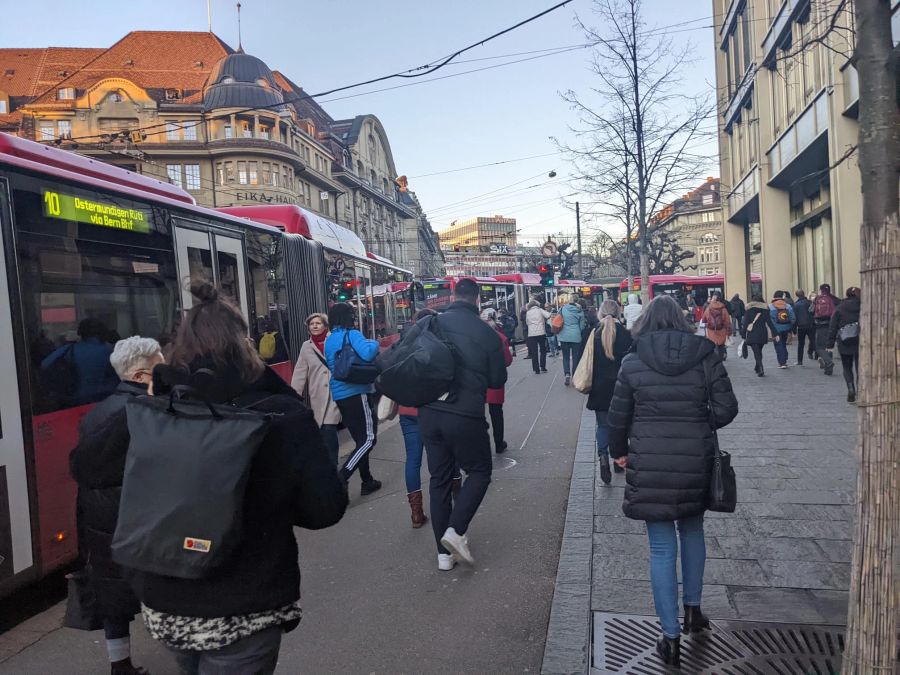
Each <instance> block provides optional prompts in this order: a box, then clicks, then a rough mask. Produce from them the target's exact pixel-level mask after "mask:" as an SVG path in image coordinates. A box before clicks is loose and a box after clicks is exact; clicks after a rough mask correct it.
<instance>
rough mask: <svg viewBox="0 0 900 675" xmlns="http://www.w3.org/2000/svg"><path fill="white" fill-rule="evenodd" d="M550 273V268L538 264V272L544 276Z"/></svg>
mask: <svg viewBox="0 0 900 675" xmlns="http://www.w3.org/2000/svg"><path fill="white" fill-rule="evenodd" d="M549 271H550V267H549V266H548V265H544V264H540V265H538V272H540V273H541V274H546V273H547V272H549Z"/></svg>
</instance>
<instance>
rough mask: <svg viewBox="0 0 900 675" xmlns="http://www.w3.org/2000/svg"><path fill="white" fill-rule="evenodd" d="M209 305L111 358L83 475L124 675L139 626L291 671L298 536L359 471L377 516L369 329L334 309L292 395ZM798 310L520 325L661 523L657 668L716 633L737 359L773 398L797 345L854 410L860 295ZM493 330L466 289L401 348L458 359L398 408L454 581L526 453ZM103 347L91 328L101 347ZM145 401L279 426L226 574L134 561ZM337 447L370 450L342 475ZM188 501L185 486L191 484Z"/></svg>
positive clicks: (220, 307)
mask: <svg viewBox="0 0 900 675" xmlns="http://www.w3.org/2000/svg"><path fill="white" fill-rule="evenodd" d="M191 292H192V293H193V295H194V297H195V304H194V306H193V308H192V309H191V310H190V311H189V312H188V313H187V315H186V316H185V319H184V321H182V322H181V324H180V327H179V329H178V333H177V335H176V336H175V338H174V340H173V341H172V342H171V344H169V345H167V346H166V347H165V348H163V347H161V346H160V344H159V343H158V342H156V341H155V340H152V339H149V338H142V337H132V338H128V339H126V340H119V341H118V342H116V343H115V346H114V347H112V346H110V349H106V347H104V349H103V353H104V354H106V358H107V359H108V361H109V366H110V368H111V370H112V371H113V372H115V374H116V375H117V376H118V379H119V380H120V381H119V384H118V386H117V387H116V390H115V393H114V394H113V395H112V396H109V397H108V398H107V399H105V400H103V401H102V402H100V403H99V404H98V405H96V406H95V407H94V408H93V410H92V411H91V412H90V413H89V414H88V415H87V416H86V417H85V418H84V420H83V422H82V424H81V427H80V435H79V442H78V444H77V446H76V447H75V449H74V450H73V451H72V454H71V458H70V466H71V472H72V475H73V477H74V478H75V479H76V482H77V483H78V487H79V494H78V502H77V507H78V513H77V516H78V533H79V542H80V557H81V559H82V563H83V565H84V568H85V571H86V573H87V577H88V580H89V586H90V588H91V590H92V592H93V594H94V596H95V598H96V607H97V610H96V611H97V617H96V618H97V619H98V620H99V622H100V625H101V626H102V628H103V629H104V631H105V637H106V645H107V652H108V656H109V661H110V664H111V665H110V668H111V672H112V673H113V675H134V674H141V673H146V671H145V670H144V669H142V668H140V667H139V666H136V665H135V664H133V663H132V661H131V652H130V639H129V635H130V630H129V624H130V622H131V621H132V620H133V618H134V617H135V616H136V615H137V614H138V613H140V614H141V615H142V618H143V620H144V623H145V624H146V626H147V628H148V631H149V633H150V635H151V636H152V637H153V638H155V639H156V640H159V641H160V642H162V643H163V644H164V645H166V646H167V647H168V648H169V649H170V650H171V651H172V652H173V654H174V655H175V657H176V660H177V661H178V663H179V666H180V667H181V669H182V671H183V672H185V673H205V672H261V673H270V672H273V671H274V668H275V664H276V663H277V658H278V652H279V648H280V643H281V636H282V635H283V633H284V632H285V631H288V630H291V629H293V628H294V627H296V625H297V623H298V622H299V619H300V616H301V609H300V604H299V597H300V595H299V584H300V571H299V565H298V551H297V542H296V539H295V537H294V534H293V528H294V527H296V526H299V527H306V528H311V529H317V528H323V527H328V526H330V525H333V524H335V523H336V522H338V521H339V520H340V519H341V517H342V516H343V514H344V511H345V509H346V507H347V504H348V501H349V496H348V483H349V481H350V479H351V477H352V475H353V473H355V472H356V471H357V470H358V471H359V475H360V480H361V489H360V494H361V495H368V494H372V493H374V492H376V491H378V490H379V489H380V488H381V487H382V484H381V482H380V481H378V480H377V479H376V478H375V477H374V476H373V474H372V471H371V467H370V463H369V454H370V452H371V451H372V449H373V448H374V446H375V444H376V442H377V432H378V413H377V412H376V410H377V409H378V401H377V395H376V393H375V385H374V382H375V377H376V375H371V372H372V370H373V368H374V366H375V361H376V358H377V357H378V354H379V343H378V342H377V341H375V340H369V339H367V338H365V336H364V335H363V334H362V333H361V332H360V331H359V330H357V328H356V311H355V309H354V308H353V307H352V306H351V305H349V304H346V303H336V304H334V305H332V307H331V308H330V310H329V312H328V314H327V315H325V314H321V313H316V314H313V315H311V316H309V317H308V318H307V320H306V327H307V330H308V334H309V339H308V340H306V341H305V342H304V343H303V344H302V346H301V348H300V351H299V355H298V358H297V362H296V364H295V366H294V369H293V375H292V378H291V383H290V385H288V384H286V383H285V382H284V381H283V380H282V379H281V378H280V377H279V376H278V375H276V374H275V372H274V371H273V370H271V369H270V368H269V367H268V366H267V365H266V364H265V362H264V361H263V360H262V359H261V358H260V356H259V352H258V350H257V349H256V348H255V346H254V344H253V343H252V341H251V340H250V339H249V338H248V337H247V336H248V326H247V324H246V321H245V320H244V318H243V316H242V315H241V313H240V311H239V310H238V309H237V308H236V307H235V306H234V305H233V304H232V303H231V301H230V300H229V299H227V298H225V297H222V296H220V295H219V294H218V292H217V290H216V289H215V288H214V287H213V286H212V285H210V284H209V283H206V282H195V283H194V284H193V285H192V286H191ZM795 295H796V300H793V299H792V298H791V297H790V294H789V293H787V292H784V291H780V290H779V291H776V292H775V293H773V296H772V300H771V301H770V302H765V301H764V299H763V297H762V296H761V295H759V294H758V293H754V294H753V295H752V297H751V298H750V300H749V302H746V303H745V302H744V301H743V300H742V299H741V298H740V296H739V295H737V294H736V295H734V296H733V297H732V298H731V300H730V301H726V300H725V299H724V295H723V294H722V293H720V292H714V293H713V294H712V295H711V297H710V298H709V299H708V301H707V302H705V303H704V304H703V305H702V306H700V305H698V304H697V303H696V302H694V299H693V296H691V295H687V296H685V295H680V296H677V297H673V296H669V295H660V296H659V297H656V298H655V299H653V300H652V302H650V303H648V304H646V305H644V304H642V303H641V301H640V299H639V298H638V296H637V295H636V294H631V295H629V297H628V299H627V302H626V304H625V306H624V308H623V307H622V306H620V305H619V304H618V302H616V301H615V300H613V299H607V300H605V301H604V302H602V304H601V305H600V307H599V311H596V310H595V308H594V307H593V306H591V305H589V304H587V303H586V302H585V301H583V300H581V299H580V298H578V297H577V296H575V295H571V296H562V297H560V298H559V299H558V304H556V305H542V304H541V303H540V302H539V301H538V300H536V299H535V300H532V301H531V302H529V303H528V305H527V307H526V308H525V311H524V314H523V316H522V320H523V324H524V325H523V328H524V333H525V337H526V343H527V345H528V352H529V358H530V361H531V365H532V368H533V371H534V373H536V374H542V373H546V372H547V357H548V352H549V354H550V355H551V356H555V355H556V353H557V350H558V351H559V352H561V353H562V370H563V375H564V378H565V379H564V384H565V386H569V385H570V384H571V383H572V382H573V381H574V383H575V386H576V387H578V388H579V390H581V391H583V392H585V393H587V394H588V396H587V403H586V405H587V408H588V409H589V410H592V411H593V412H594V415H595V420H596V432H595V433H596V448H597V457H598V470H599V476H600V479H601V481H602V482H603V483H604V484H607V485H608V484H610V483H611V482H612V474H613V472H615V473H624V476H625V482H626V485H627V489H626V491H625V500H624V504H623V510H624V512H625V515H626V516H627V517H629V518H633V519H637V520H641V521H644V522H645V524H646V529H647V532H648V545H649V552H650V576H651V586H652V591H653V596H654V601H655V604H656V611H657V614H658V617H659V620H660V624H661V627H662V636H661V637H660V640H659V642H658V645H657V651H658V653H659V655H660V657H661V658H662V659H663V660H664V661H665V662H666V663H667V664H670V665H678V663H679V660H680V642H679V636H680V634H681V633H682V632H685V633H690V632H695V631H699V630H704V629H708V628H709V621H708V620H707V618H706V617H705V616H704V614H703V613H702V611H701V609H700V607H701V599H702V589H703V573H704V565H705V559H706V551H705V543H704V530H703V517H704V512H705V511H706V510H707V507H708V490H709V485H710V481H711V471H712V466H713V464H712V457H713V454H714V452H715V447H716V446H715V432H716V429H717V428H719V427H722V426H725V425H727V424H728V423H730V422H731V421H732V420H733V419H734V417H735V416H736V415H737V411H738V409H737V401H736V399H735V397H734V394H733V392H732V388H731V383H730V380H729V377H728V374H727V372H726V370H725V367H724V361H725V359H726V357H727V347H728V346H729V345H733V344H735V338H736V337H737V336H738V335H739V336H740V338H741V340H742V343H741V346H740V348H739V352H742V356H744V358H747V357H748V355H749V352H752V354H753V356H754V370H755V372H756V373H757V375H758V376H760V377H763V376H764V375H765V372H764V368H763V348H764V347H765V345H766V344H768V343H769V342H772V343H773V344H774V348H775V351H776V355H777V361H778V364H779V368H782V369H785V368H787V367H788V365H789V364H788V348H787V347H788V344H789V342H791V341H792V340H793V339H796V341H797V364H798V365H802V364H803V358H804V356H807V358H810V359H811V358H816V359H817V360H818V362H819V363H820V366H821V368H822V369H823V370H824V372H825V374H826V375H830V374H831V372H832V369H833V359H832V358H831V350H833V349H834V348H835V346H836V347H837V350H838V353H839V354H840V357H841V364H842V367H843V373H844V377H845V380H846V382H847V390H848V401H851V402H852V401H854V400H855V398H856V396H857V384H856V383H857V377H858V362H859V346H858V345H859V315H860V302H861V294H860V289H858V288H855V287H852V288H849V289H847V292H846V298H845V299H844V300H842V301H837V299H835V298H834V297H833V296H832V295H831V290H830V287H828V285H827V284H823V285H822V286H821V287H820V288H819V292H818V293H817V294H816V295H815V296H813V297H811V298H808V297H807V295H806V293H805V292H804V291H803V290H798V291H796V293H795ZM479 310H480V308H479V288H478V286H477V284H476V283H475V282H473V281H471V280H468V279H462V280H460V281H459V282H457V284H456V287H455V290H454V300H453V302H452V303H451V304H450V305H449V306H448V307H447V308H446V310H445V311H443V312H442V313H440V314H438V313H436V312H434V311H433V310H430V309H425V310H421V311H420V312H418V313H417V314H416V315H415V317H414V318H413V320H412V321H411V323H410V325H409V326H407V327H405V328H404V330H403V332H402V333H401V336H400V343H401V344H407V343H412V344H415V343H416V342H417V341H418V340H419V339H420V337H421V335H422V332H423V331H425V330H433V331H434V334H435V335H437V336H439V339H440V342H441V343H442V344H443V345H445V348H447V349H449V350H450V352H451V353H452V355H453V363H454V367H453V371H452V377H451V378H450V380H449V381H448V382H447V385H446V390H443V389H442V390H441V391H443V392H444V393H443V394H441V395H439V396H435V397H433V400H428V401H427V402H425V403H423V404H421V405H419V404H418V403H417V404H416V405H415V406H411V405H399V406H394V409H395V410H396V413H397V414H399V425H400V428H401V431H402V435H403V440H404V446H405V450H406V462H405V483H406V492H407V498H408V502H409V507H410V518H411V524H412V527H413V528H421V527H422V526H424V525H425V524H427V523H428V522H431V525H432V531H433V534H434V539H435V547H436V549H437V551H436V553H437V567H438V569H439V570H442V571H446V570H450V569H453V567H454V566H455V565H456V564H457V563H459V562H464V563H467V564H470V565H471V564H474V555H473V552H472V548H473V547H472V545H471V544H470V542H469V538H468V532H469V526H470V524H471V522H472V521H473V519H474V518H475V516H476V514H477V511H478V509H479V506H480V504H481V502H482V500H483V499H484V497H485V495H486V493H487V491H488V488H489V485H490V482H491V477H492V465H493V459H492V456H493V454H495V453H496V454H501V453H503V452H504V451H505V450H506V449H507V447H508V444H507V442H506V439H505V437H504V432H505V424H504V411H503V405H504V402H505V383H506V379H507V368H508V367H509V366H510V365H511V363H512V361H513V357H514V355H515V349H514V346H513V344H512V343H513V341H514V339H515V335H516V329H517V327H518V321H517V320H516V318H515V316H514V315H513V314H511V313H508V312H506V311H503V310H499V311H498V310H495V309H493V308H487V309H484V310H483V311H479ZM698 323H699V327H700V330H698V329H697V328H698V326H697V324H698ZM90 330H91V327H90V326H86V327H85V332H86V333H89V332H90ZM85 343H86V344H87V345H88V346H87V347H85V348H82V350H81V351H83V352H85V353H86V354H89V355H90V358H92V359H95V360H96V358H99V357H95V354H94V353H95V352H96V353H97V354H100V350H99V349H97V348H96V347H95V346H94V345H93V343H92V342H91V338H90V337H88V338H87V339H86V340H85ZM85 350H88V351H85ZM69 351H70V352H71V351H73V350H69ZM68 353H69V352H66V351H65V350H64V349H63V350H57V352H54V353H51V354H49V355H47V356H46V357H45V360H46V361H47V362H48V366H49V365H52V363H53V362H54V361H55V360H56V359H60V358H67V355H68ZM583 355H584V356H583ZM77 356H78V357H79V358H81V356H82V355H81V353H80V352H79V353H77ZM98 370H100V371H101V372H102V369H98ZM375 372H376V374H377V368H376V369H375ZM148 397H151V398H150V399H148ZM145 399H147V400H152V399H163V400H168V401H169V411H170V412H171V413H173V414H174V413H175V412H176V409H175V408H173V407H172V406H173V405H174V401H176V400H181V399H184V400H187V401H196V402H198V403H202V405H203V406H206V407H208V409H209V410H210V411H211V412H212V418H209V419H210V420H211V421H210V422H209V423H210V424H215V420H218V419H221V418H222V415H221V414H220V413H217V412H216V411H217V408H216V406H223V405H226V406H229V407H230V409H237V410H244V411H246V414H247V415H251V416H253V415H255V416H258V417H259V419H260V420H263V421H261V422H260V424H261V426H260V429H261V431H260V432H259V433H260V434H261V436H260V440H259V442H260V444H261V445H260V449H259V450H258V451H257V452H256V453H255V454H254V455H253V456H252V458H251V459H250V460H249V464H248V467H247V473H246V475H245V478H243V479H240V480H239V481H237V482H236V483H235V485H236V487H235V488H234V489H235V490H237V489H240V490H241V491H242V492H241V495H242V496H241V498H240V499H237V501H236V502H235V503H237V504H240V506H239V507H237V508H239V509H240V511H241V512H240V513H239V514H236V515H235V520H236V521H237V522H238V523H239V525H238V526H237V527H239V528H240V533H241V534H240V536H239V537H237V538H235V539H234V540H233V541H231V542H229V543H228V545H227V546H226V548H227V549H228V555H227V556H224V559H223V560H222V561H221V562H217V563H216V566H215V570H214V573H212V574H193V575H182V576H179V575H178V574H172V573H168V572H167V571H166V570H165V569H156V568H153V567H152V566H151V567H149V568H146V569H145V568H138V569H131V568H128V567H122V566H121V565H120V564H119V563H117V561H116V556H115V551H116V549H117V546H118V544H117V543H116V542H117V541H118V540H119V539H120V535H121V534H122V533H121V532H119V531H118V529H119V528H118V523H117V519H118V517H119V512H120V502H121V501H122V500H126V501H127V500H129V499H134V497H133V496H132V492H129V488H128V484H129V483H128V471H129V469H128V461H127V460H128V450H129V444H130V442H131V440H132V434H133V433H134V429H135V428H140V427H133V426H130V424H131V419H130V417H129V414H128V411H129V410H130V406H131V405H132V403H133V402H135V401H140V400H145ZM220 409H221V408H220ZM207 417H208V416H207ZM383 419H384V418H383ZM488 419H489V420H490V425H488ZM341 426H343V427H344V428H346V430H347V432H348V433H349V435H350V437H351V438H352V441H353V449H352V451H351V452H350V454H349V457H348V458H347V460H346V461H345V462H344V464H343V466H341V465H339V454H340V453H339V441H338V430H339V428H340V427H341ZM222 428H223V429H224V428H225V427H222ZM488 429H490V434H489V433H488ZM223 440H224V437H223ZM185 442H187V441H185ZM226 444H227V443H226ZM492 445H493V451H492ZM185 451H186V452H189V451H190V449H189V448H186V449H185ZM423 459H426V460H427V467H428V472H429V475H430V479H429V497H430V504H429V513H430V517H429V515H426V513H425V504H424V499H423V491H422V477H421V471H422V463H423ZM172 480H173V484H178V482H179V481H178V480H177V477H176V476H172ZM211 545H212V544H211V542H210V541H207V540H204V539H202V538H201V539H195V538H193V537H186V538H185V539H184V548H185V549H186V550H189V549H193V550H195V551H200V552H208V551H209V550H210V546H211ZM216 545H217V546H223V544H222V543H221V542H217V543H216ZM679 549H680V552H681V553H680V555H681V570H682V591H681V604H682V606H683V616H684V618H683V623H682V624H679V613H680V612H679V596H678V575H677V558H678V551H679Z"/></svg>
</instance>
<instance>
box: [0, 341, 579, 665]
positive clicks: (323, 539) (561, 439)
mask: <svg viewBox="0 0 900 675" xmlns="http://www.w3.org/2000/svg"><path fill="white" fill-rule="evenodd" d="M520 352H521V348H520ZM548 361H549V370H550V372H549V373H548V374H544V375H534V374H532V372H531V368H530V364H528V363H526V362H525V361H524V360H523V359H520V358H517V359H516V361H515V362H514V363H513V365H512V366H511V367H510V377H509V383H508V384H507V399H506V401H507V402H506V405H505V407H504V410H505V419H506V436H507V442H508V443H509V450H507V452H506V453H505V454H504V455H502V456H500V457H495V462H494V467H495V471H494V480H493V482H492V484H491V487H490V489H489V491H488V494H487V497H486V498H485V501H484V502H483V504H482V506H481V509H480V511H479V513H478V515H477V516H476V519H475V520H474V521H473V523H472V526H471V528H470V530H469V541H470V545H471V548H472V551H473V554H474V555H475V557H476V562H477V564H476V565H475V567H473V568H467V567H465V566H457V567H456V569H454V570H453V571H450V572H440V571H438V570H437V560H436V549H435V543H434V538H433V534H432V531H431V527H430V523H428V524H427V525H426V526H425V527H423V528H421V529H419V530H414V529H412V528H411V527H410V520H409V507H408V506H407V502H406V489H405V486H404V481H403V468H404V459H405V453H404V450H403V443H402V438H401V435H400V430H399V427H398V426H397V424H396V422H394V423H390V424H389V425H388V426H386V427H385V428H384V430H383V433H382V434H381V435H380V436H379V443H378V446H377V447H376V449H375V450H374V453H373V455H372V458H373V461H372V469H373V472H374V473H375V475H376V477H378V478H379V479H381V480H382V481H383V482H384V487H383V488H382V490H381V491H380V492H378V493H376V494H374V495H371V496H369V497H365V498H361V497H360V496H359V480H358V478H354V479H353V482H352V483H351V495H352V501H351V505H350V508H349V510H348V512H347V514H346V515H345V516H344V519H343V520H342V521H341V522H340V523H339V524H338V525H337V526H335V527H332V528H330V529H328V530H324V531H320V532H310V531H299V532H298V539H299V542H300V551H301V553H300V565H301V569H302V570H303V582H302V593H303V608H304V617H303V620H302V622H301V623H300V626H299V627H298V628H297V629H296V630H295V631H293V632H291V633H288V634H287V635H285V637H284V641H283V643H282V648H281V656H280V659H279V665H278V671H277V672H278V673H279V674H281V673H336V672H340V673H412V672H416V673H461V672H468V673H472V672H492V673H512V672H536V671H538V670H539V669H540V665H541V660H542V657H543V650H544V641H545V637H546V630H547V622H548V619H549V614H550V603H551V600H552V597H553V587H554V582H555V579H556V570H557V563H558V559H559V548H560V541H561V538H562V530H563V522H564V518H565V508H566V498H567V495H568V490H569V480H570V477H571V470H572V460H573V456H574V452H575V444H576V439H577V436H578V423H579V420H580V416H581V408H582V406H583V405H584V397H583V396H582V395H581V394H579V393H578V392H577V391H575V390H574V389H572V388H571V387H564V386H563V376H562V364H561V359H560V358H557V359H548ZM422 474H423V481H424V483H425V485H426V486H427V476H428V473H427V468H425V467H423V470H422ZM426 490H427V487H426ZM427 503H428V502H427V498H426V513H427V512H428V507H427ZM62 612H63V603H60V604H58V605H56V606H54V607H52V608H51V609H49V610H47V611H45V612H42V613H41V614H38V615H37V616H35V617H33V618H31V619H29V620H28V621H26V622H24V623H22V624H20V625H19V626H18V627H16V628H15V629H13V630H11V631H8V632H7V633H6V634H4V635H3V636H0V659H5V660H2V661H0V673H16V674H17V675H27V674H32V673H33V674H38V673H40V674H42V675H43V674H46V673H67V674H69V673H71V674H82V673H83V674H87V673H101V672H108V666H107V665H106V661H105V647H104V643H103V636H102V633H99V632H97V633H81V632H78V631H72V630H68V629H62V628H59V627H58V626H59V621H60V619H61V616H62ZM132 626H133V630H134V639H133V653H134V657H135V662H136V663H138V664H140V665H143V666H144V667H146V668H148V669H149V670H150V671H151V672H152V673H154V675H159V674H160V673H173V672H176V671H175V667H174V663H173V661H172V660H171V658H170V657H169V655H168V654H167V653H166V651H165V649H164V648H162V647H160V646H159V645H158V644H156V643H154V642H153V641H152V640H150V639H149V638H148V637H147V635H146V632H145V631H144V629H143V627H142V626H141V625H140V621H136V622H135V623H134V624H132Z"/></svg>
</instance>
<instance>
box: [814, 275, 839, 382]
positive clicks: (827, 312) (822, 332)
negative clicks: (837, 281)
mask: <svg viewBox="0 0 900 675" xmlns="http://www.w3.org/2000/svg"><path fill="white" fill-rule="evenodd" d="M837 305H838V303H837V299H836V298H835V297H834V296H833V295H832V294H831V286H830V285H829V284H822V285H821V286H819V294H818V295H817V296H816V299H815V300H814V301H813V326H814V328H815V332H816V337H815V341H816V356H817V357H818V359H819V367H820V368H822V369H824V370H825V374H826V375H831V373H833V372H834V359H833V357H832V353H831V350H830V349H828V326H829V324H830V323H831V315H832V314H834V310H835V308H836V307H837Z"/></svg>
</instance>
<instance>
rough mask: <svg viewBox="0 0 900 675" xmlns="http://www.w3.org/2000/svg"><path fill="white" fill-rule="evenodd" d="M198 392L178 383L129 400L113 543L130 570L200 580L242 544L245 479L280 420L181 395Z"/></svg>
mask: <svg viewBox="0 0 900 675" xmlns="http://www.w3.org/2000/svg"><path fill="white" fill-rule="evenodd" d="M197 394H198V392H197V390H195V389H193V388H192V387H187V386H184V385H179V386H176V387H173V388H172V393H171V394H170V395H169V396H158V397H154V396H137V397H134V398H131V399H130V400H129V401H128V402H127V403H126V406H125V409H126V414H127V417H128V432H129V435H130V441H129V445H128V455H127V458H126V460H125V476H124V480H123V483H122V498H121V502H120V505H119V521H118V525H117V526H116V532H115V535H114V536H113V541H112V556H113V560H115V562H117V563H119V564H120V565H122V566H124V567H129V568H132V569H136V570H139V571H142V572H150V573H153V574H159V575H163V576H169V577H177V578H180V579H200V578H203V577H205V576H207V575H208V574H210V573H211V572H212V571H213V570H214V569H215V568H217V567H219V566H220V565H221V564H222V563H223V562H224V561H225V560H227V559H228V557H229V556H230V555H231V554H232V553H233V552H234V550H235V549H236V548H237V546H238V544H239V543H240V540H241V526H242V523H241V520H242V516H243V510H244V493H245V491H246V487H247V479H248V477H249V475H250V469H251V466H252V464H253V458H254V457H255V456H256V452H257V450H258V449H259V447H260V445H261V444H262V442H263V439H264V438H265V436H266V433H267V432H268V429H269V425H270V422H271V420H272V418H273V417H274V415H272V414H262V413H258V412H254V411H252V410H249V409H246V408H241V407H237V406H236V405H217V404H212V403H210V402H208V401H203V400H199V401H198V400H186V399H185V398H179V396H183V395H190V396H196V395H197ZM266 398H268V397H266ZM262 400H264V399H259V400H257V401H256V404H258V403H260V402H261V401H262Z"/></svg>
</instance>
